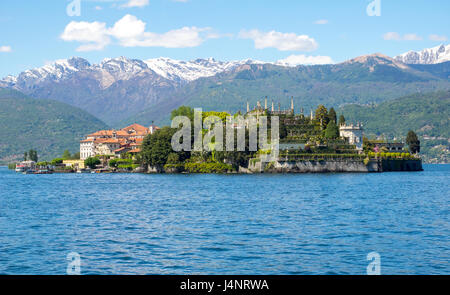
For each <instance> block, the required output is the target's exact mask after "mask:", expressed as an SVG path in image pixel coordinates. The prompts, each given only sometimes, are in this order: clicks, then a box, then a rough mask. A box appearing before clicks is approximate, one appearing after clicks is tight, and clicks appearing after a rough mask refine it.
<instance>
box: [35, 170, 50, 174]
mask: <svg viewBox="0 0 450 295" xmlns="http://www.w3.org/2000/svg"><path fill="white" fill-rule="evenodd" d="M34 174H53V172H52V171H49V170H46V169H42V170H38V171H36V172H34Z"/></svg>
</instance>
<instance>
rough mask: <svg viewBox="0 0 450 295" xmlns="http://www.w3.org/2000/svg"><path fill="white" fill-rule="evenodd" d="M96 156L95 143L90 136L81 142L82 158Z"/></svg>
mask: <svg viewBox="0 0 450 295" xmlns="http://www.w3.org/2000/svg"><path fill="white" fill-rule="evenodd" d="M93 156H95V144H94V139H93V138H88V139H85V140H82V141H81V142H80V159H81V160H85V159H87V158H89V157H93Z"/></svg>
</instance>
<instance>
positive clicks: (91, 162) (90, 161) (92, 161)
mask: <svg viewBox="0 0 450 295" xmlns="http://www.w3.org/2000/svg"><path fill="white" fill-rule="evenodd" d="M100 163H101V161H100V159H99V158H97V157H89V158H87V159H86V160H84V165H85V166H87V167H89V168H91V169H95V168H96V166H97V165H100Z"/></svg>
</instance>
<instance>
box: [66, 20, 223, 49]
mask: <svg viewBox="0 0 450 295" xmlns="http://www.w3.org/2000/svg"><path fill="white" fill-rule="evenodd" d="M210 32H211V29H210V28H197V27H183V28H180V29H175V30H171V31H168V32H166V33H162V34H158V33H153V32H147V31H146V23H145V22H143V21H142V20H140V19H138V18H137V17H135V16H133V15H130V14H127V15H125V16H124V17H122V18H121V19H120V20H118V21H117V22H116V23H115V24H114V25H113V26H112V27H111V28H107V27H106V24H105V23H99V22H92V23H89V22H74V21H73V22H70V23H69V24H68V25H67V26H66V28H65V30H64V32H63V34H62V35H61V39H63V40H65V41H77V42H80V43H85V44H83V45H81V46H80V47H78V48H77V50H78V51H90V50H101V49H103V48H104V47H105V46H107V45H108V44H110V43H111V37H112V38H114V39H116V40H117V41H118V42H119V44H120V45H121V46H125V47H137V46H140V47H165V48H186V47H195V46H199V45H200V44H202V43H203V42H204V41H205V40H206V39H211V38H217V34H208V33H210Z"/></svg>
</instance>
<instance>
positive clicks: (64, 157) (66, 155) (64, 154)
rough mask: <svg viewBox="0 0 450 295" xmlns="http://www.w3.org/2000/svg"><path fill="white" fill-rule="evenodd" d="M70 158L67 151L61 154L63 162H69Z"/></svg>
mask: <svg viewBox="0 0 450 295" xmlns="http://www.w3.org/2000/svg"><path fill="white" fill-rule="evenodd" d="M71 157H72V155H71V154H70V152H69V150H64V153H63V154H62V158H63V159H64V160H69V159H70V158H71Z"/></svg>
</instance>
